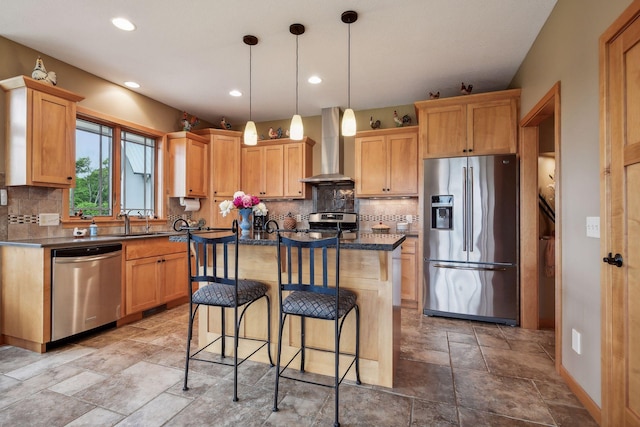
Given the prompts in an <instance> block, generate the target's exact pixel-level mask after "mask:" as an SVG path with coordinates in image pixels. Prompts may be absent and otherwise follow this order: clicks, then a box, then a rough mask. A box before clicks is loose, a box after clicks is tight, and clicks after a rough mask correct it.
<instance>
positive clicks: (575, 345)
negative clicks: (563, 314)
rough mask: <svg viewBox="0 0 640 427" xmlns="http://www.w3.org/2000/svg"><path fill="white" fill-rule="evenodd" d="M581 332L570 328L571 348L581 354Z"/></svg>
mask: <svg viewBox="0 0 640 427" xmlns="http://www.w3.org/2000/svg"><path fill="white" fill-rule="evenodd" d="M581 341H582V334H581V333H580V332H578V331H576V330H575V329H571V349H572V350H573V351H575V352H576V353H578V354H582V342H581Z"/></svg>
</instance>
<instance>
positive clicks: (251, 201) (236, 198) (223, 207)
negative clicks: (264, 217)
mask: <svg viewBox="0 0 640 427" xmlns="http://www.w3.org/2000/svg"><path fill="white" fill-rule="evenodd" d="M259 204H260V199H259V198H258V197H256V196H252V195H251V194H245V193H244V192H242V191H236V192H235V193H234V195H233V200H224V201H223V202H222V203H220V213H221V214H222V216H227V214H228V213H229V212H230V211H231V209H233V208H235V209H245V208H254V209H255V207H256V206H258V205H259ZM262 209H263V210H264V211H266V207H264V203H263V204H262Z"/></svg>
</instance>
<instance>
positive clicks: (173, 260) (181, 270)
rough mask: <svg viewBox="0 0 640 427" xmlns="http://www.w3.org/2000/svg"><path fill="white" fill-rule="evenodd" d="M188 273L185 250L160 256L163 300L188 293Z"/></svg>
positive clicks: (169, 299)
mask: <svg viewBox="0 0 640 427" xmlns="http://www.w3.org/2000/svg"><path fill="white" fill-rule="evenodd" d="M188 274H189V272H188V270H187V253H186V251H185V252H184V253H175V254H168V255H165V256H163V257H162V275H163V281H162V283H163V284H164V291H163V292H162V294H163V301H164V302H166V301H171V300H174V299H177V298H180V297H184V296H187V295H189V282H188V279H187V276H188Z"/></svg>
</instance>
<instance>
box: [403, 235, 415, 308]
mask: <svg viewBox="0 0 640 427" xmlns="http://www.w3.org/2000/svg"><path fill="white" fill-rule="evenodd" d="M400 260H401V262H402V286H401V291H400V294H401V298H402V300H403V301H402V303H403V306H410V307H417V304H418V288H417V286H416V285H417V280H416V240H415V239H407V240H405V241H404V242H403V243H402V249H401V253H400Z"/></svg>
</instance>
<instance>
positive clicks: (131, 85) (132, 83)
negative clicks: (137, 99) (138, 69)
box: [124, 82, 140, 89]
mask: <svg viewBox="0 0 640 427" xmlns="http://www.w3.org/2000/svg"><path fill="white" fill-rule="evenodd" d="M124 85H125V86H126V87H130V88H132V89H137V88H139V87H140V85H139V84H138V83H136V82H124Z"/></svg>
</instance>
